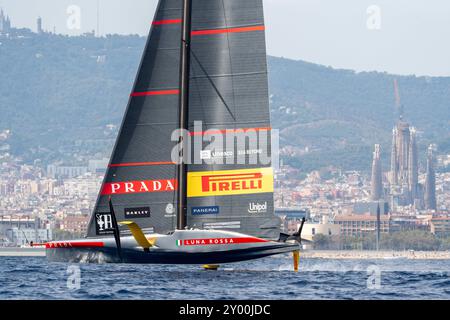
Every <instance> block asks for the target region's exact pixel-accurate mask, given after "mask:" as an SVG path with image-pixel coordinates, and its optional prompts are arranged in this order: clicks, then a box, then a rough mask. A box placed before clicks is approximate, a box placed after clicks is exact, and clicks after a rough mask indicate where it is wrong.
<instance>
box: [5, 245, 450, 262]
mask: <svg viewBox="0 0 450 320" xmlns="http://www.w3.org/2000/svg"><path fill="white" fill-rule="evenodd" d="M0 257H45V248H9V247H5V248H0ZM300 258H304V259H333V260H334V259H335V260H340V259H348V260H352V259H353V260H369V259H411V260H450V251H393V250H383V251H370V250H305V251H302V252H301V254H300Z"/></svg>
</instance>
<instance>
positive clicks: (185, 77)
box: [177, 0, 192, 230]
mask: <svg viewBox="0 0 450 320" xmlns="http://www.w3.org/2000/svg"><path fill="white" fill-rule="evenodd" d="M191 9H192V0H183V26H182V31H181V67H180V85H181V87H180V110H179V129H180V130H181V131H182V132H185V131H184V130H187V129H188V126H189V119H188V115H189V73H190V60H191V59H190V49H191V48H190V46H191V14H192V12H191ZM180 142H183V136H180ZM180 146H182V147H183V151H182V152H184V145H183V144H182V143H180ZM180 158H181V161H180V163H179V164H178V208H177V229H178V230H183V229H185V228H186V220H187V164H186V163H185V161H184V160H185V157H184V155H183V154H182V153H181V154H180Z"/></svg>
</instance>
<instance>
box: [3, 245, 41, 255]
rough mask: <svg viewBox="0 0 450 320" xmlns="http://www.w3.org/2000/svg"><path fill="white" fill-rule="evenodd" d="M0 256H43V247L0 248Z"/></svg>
mask: <svg viewBox="0 0 450 320" xmlns="http://www.w3.org/2000/svg"><path fill="white" fill-rule="evenodd" d="M0 257H45V248H14V247H13V248H10V247H5V248H0Z"/></svg>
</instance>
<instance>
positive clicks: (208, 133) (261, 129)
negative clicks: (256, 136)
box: [189, 127, 272, 136]
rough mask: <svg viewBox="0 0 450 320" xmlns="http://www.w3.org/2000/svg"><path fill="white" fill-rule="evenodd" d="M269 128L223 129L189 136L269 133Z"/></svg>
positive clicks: (194, 133)
mask: <svg viewBox="0 0 450 320" xmlns="http://www.w3.org/2000/svg"><path fill="white" fill-rule="evenodd" d="M271 130H272V128H271V127H266V128H246V129H223V130H208V131H201V132H190V133H189V135H191V136H205V135H210V134H230V133H242V132H244V133H245V132H251V131H256V132H258V131H271Z"/></svg>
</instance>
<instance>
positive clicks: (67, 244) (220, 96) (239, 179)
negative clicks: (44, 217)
mask: <svg viewBox="0 0 450 320" xmlns="http://www.w3.org/2000/svg"><path fill="white" fill-rule="evenodd" d="M199 124H200V129H199ZM176 132H178V135H177V134H174V133H176ZM249 137H250V140H252V139H253V140H254V139H255V137H256V139H257V142H256V143H251V142H249V139H248V138H249ZM261 137H264V138H261ZM270 137H271V126H270V114H269V98H268V80H267V61H266V45H265V26H264V16H263V3H262V0H245V1H242V0H160V1H159V4H158V7H157V11H156V13H155V17H154V20H153V22H152V26H151V30H150V35H149V37H148V41H147V44H146V47H145V50H144V54H143V57H142V60H141V63H140V66H139V70H138V74H137V77H136V81H135V83H134V86H133V90H132V93H131V95H130V98H129V102H128V106H127V109H126V111H125V115H124V118H123V122H122V125H121V128H120V131H119V135H118V138H117V141H116V144H115V146H114V149H113V152H112V156H111V159H110V163H109V166H108V169H107V172H106V175H105V178H104V181H103V184H102V186H101V190H100V192H99V195H98V198H97V202H96V205H95V209H94V212H93V213H92V216H91V219H90V223H89V226H88V232H87V236H86V238H85V239H81V240H73V241H54V242H49V243H47V244H46V255H47V257H48V260H50V261H70V262H79V261H85V262H94V263H95V262H111V263H120V262H122V263H158V264H201V265H206V266H210V267H211V266H212V265H214V264H222V263H229V262H237V261H243V260H250V259H257V258H262V257H266V256H270V255H276V254H282V253H289V252H292V253H293V256H294V267H295V269H297V266H298V252H299V249H300V242H301V237H300V234H301V228H300V230H299V232H297V233H296V234H294V235H287V234H283V233H281V232H280V230H281V220H280V218H279V217H277V216H275V214H274V199H273V189H274V186H273V175H274V174H273V169H272V164H271V161H263V160H262V159H260V157H259V156H260V155H261V154H268V155H269V158H270V156H271V141H270V140H271V138H270ZM221 139H223V140H226V141H227V147H226V148H225V146H223V147H222V146H220V145H219V147H217V145H218V144H217V141H220V140H221ZM213 140H214V141H215V142H216V147H215V149H213V150H211V149H208V147H209V146H210V145H211V141H213ZM230 141H231V143H230ZM191 143H192V144H195V143H196V144H197V145H200V148H197V149H198V150H197V149H196V148H193V149H195V150H194V151H193V152H192V150H191V149H192V148H191V149H190V148H188V146H189V145H190V144H191ZM230 145H231V147H230ZM188 151H189V152H188ZM255 156H256V158H255ZM255 159H256V160H255ZM239 160H240V161H239ZM242 160H244V161H242ZM250 160H253V161H250ZM303 222H304V221H303Z"/></svg>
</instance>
